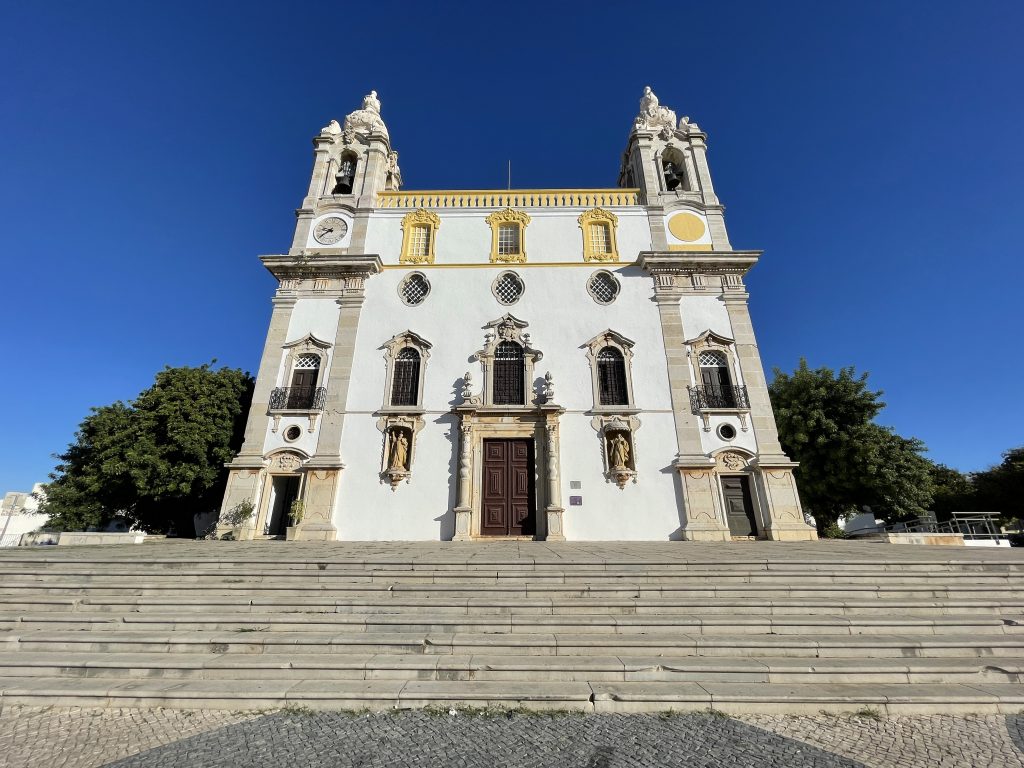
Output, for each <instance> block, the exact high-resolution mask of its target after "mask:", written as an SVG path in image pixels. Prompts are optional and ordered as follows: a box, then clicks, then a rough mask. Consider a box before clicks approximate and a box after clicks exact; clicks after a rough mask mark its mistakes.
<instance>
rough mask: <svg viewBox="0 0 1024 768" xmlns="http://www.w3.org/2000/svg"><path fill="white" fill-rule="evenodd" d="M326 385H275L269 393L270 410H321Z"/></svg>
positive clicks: (325, 397)
mask: <svg viewBox="0 0 1024 768" xmlns="http://www.w3.org/2000/svg"><path fill="white" fill-rule="evenodd" d="M326 399H327V389H326V387H275V388H274V389H273V390H272V391H271V393H270V410H272V411H322V410H323V409H324V401H325V400H326Z"/></svg>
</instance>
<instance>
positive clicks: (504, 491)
mask: <svg viewBox="0 0 1024 768" xmlns="http://www.w3.org/2000/svg"><path fill="white" fill-rule="evenodd" d="M534 474H535V472H534V455H533V440H523V439H511V440H484V475H483V500H482V506H481V513H482V516H481V521H480V534H481V535H483V536H533V535H534V534H535V533H536V532H537V526H536V522H537V514H536V501H535V498H536V494H535V493H534Z"/></svg>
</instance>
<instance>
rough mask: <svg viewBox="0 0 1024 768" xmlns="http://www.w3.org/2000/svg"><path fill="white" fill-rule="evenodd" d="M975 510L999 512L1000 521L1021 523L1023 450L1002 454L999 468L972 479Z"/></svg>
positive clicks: (1023, 508) (1014, 449)
mask: <svg viewBox="0 0 1024 768" xmlns="http://www.w3.org/2000/svg"><path fill="white" fill-rule="evenodd" d="M972 481H973V485H974V490H975V494H976V496H975V503H976V505H977V506H976V507H975V509H981V510H984V511H989V512H999V513H1000V514H1001V515H1002V517H1003V519H1005V520H1012V519H1015V518H1016V519H1024V446H1021V447H1019V448H1011V449H1010V450H1008V451H1007V452H1006V453H1004V454H1003V461H1002V463H1000V464H997V465H996V466H994V467H992V468H991V469H988V470H986V471H984V472H978V473H977V474H975V475H974V476H973V477H972Z"/></svg>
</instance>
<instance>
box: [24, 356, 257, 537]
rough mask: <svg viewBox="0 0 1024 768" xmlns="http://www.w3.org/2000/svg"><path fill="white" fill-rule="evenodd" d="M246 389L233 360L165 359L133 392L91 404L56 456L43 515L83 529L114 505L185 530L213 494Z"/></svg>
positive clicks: (233, 445) (239, 429)
mask: <svg viewBox="0 0 1024 768" xmlns="http://www.w3.org/2000/svg"><path fill="white" fill-rule="evenodd" d="M252 389H253V379H252V377H251V376H250V375H249V374H248V373H244V372H242V371H240V370H237V369H231V368H220V369H218V370H214V369H213V368H212V366H211V365H210V364H206V365H202V366H199V367H198V368H192V367H187V366H186V367H181V368H170V367H168V368H165V369H164V370H162V371H160V372H159V373H158V374H157V375H156V380H155V382H154V383H153V386H151V387H150V388H149V389H146V390H144V391H143V392H141V393H140V394H139V396H138V397H137V398H136V399H135V400H134V401H133V402H131V403H127V404H126V403H123V402H116V403H114V404H113V405H107V406H102V407H99V408H93V409H92V412H91V413H90V414H89V416H87V417H86V418H85V420H84V421H83V422H82V424H81V425H80V426H79V429H78V432H77V433H76V435H75V442H74V443H72V444H71V445H70V446H68V449H67V450H66V451H65V452H64V453H62V454H60V455H59V456H57V458H58V459H59V462H60V463H59V464H58V465H57V467H56V469H55V471H54V472H53V473H52V474H51V475H50V478H51V480H52V482H50V483H49V484H48V485H47V487H46V494H47V497H46V501H45V503H44V504H43V506H42V511H44V512H46V513H48V514H49V515H50V518H49V524H50V525H51V526H53V527H55V528H60V529H63V530H82V529H84V528H87V527H90V526H99V525H102V524H103V523H104V522H105V521H107V520H109V519H110V518H111V517H112V516H114V515H115V514H120V515H124V516H125V517H126V518H128V519H129V520H130V521H131V522H132V523H133V524H135V525H136V526H138V527H140V528H142V529H143V530H147V531H151V532H158V531H160V532H162V531H166V530H167V529H168V528H169V527H170V526H171V525H173V526H174V527H176V528H177V530H179V531H190V530H191V527H192V515H193V513H195V512H205V511H209V510H212V509H215V508H216V507H217V505H218V504H219V503H220V498H221V496H222V495H223V492H224V483H225V481H226V477H227V473H226V470H225V469H224V464H225V462H227V461H230V459H231V458H232V457H233V456H234V454H235V453H236V452H237V451H238V449H239V447H241V443H242V436H243V432H244V429H245V416H246V413H247V412H248V409H249V402H250V400H251V399H252Z"/></svg>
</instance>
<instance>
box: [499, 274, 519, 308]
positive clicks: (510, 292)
mask: <svg viewBox="0 0 1024 768" xmlns="http://www.w3.org/2000/svg"><path fill="white" fill-rule="evenodd" d="M525 290H526V286H525V285H524V284H523V281H522V279H520V277H519V275H517V274H516V273H515V272H502V273H501V274H500V275H498V279H497V280H495V281H494V284H493V285H492V286H491V291H493V292H494V297H495V298H496V299H497V300H498V301H500V302H501V303H502V304H515V303H516V302H517V301H519V299H520V298H521V297H522V295H523V291H525Z"/></svg>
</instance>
